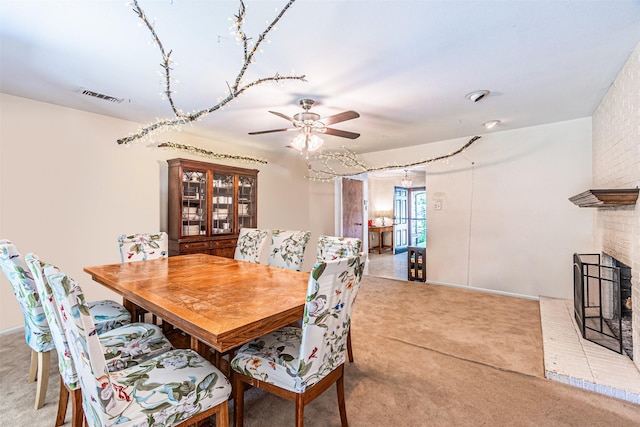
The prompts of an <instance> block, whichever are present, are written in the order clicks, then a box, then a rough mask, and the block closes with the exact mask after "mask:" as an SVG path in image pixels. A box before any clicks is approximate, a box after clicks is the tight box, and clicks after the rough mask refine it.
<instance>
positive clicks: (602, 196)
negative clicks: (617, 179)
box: [569, 188, 639, 208]
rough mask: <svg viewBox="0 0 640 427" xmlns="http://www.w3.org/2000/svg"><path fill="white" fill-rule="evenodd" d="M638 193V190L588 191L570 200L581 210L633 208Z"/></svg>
mask: <svg viewBox="0 0 640 427" xmlns="http://www.w3.org/2000/svg"><path fill="white" fill-rule="evenodd" d="M638 191H639V190H638V189H637V188H622V189H620V188H612V189H603V190H587V191H585V192H583V193H580V194H576V195H575V196H573V197H570V198H569V200H570V201H571V202H573V203H574V204H575V205H577V206H580V207H581V208H607V207H615V206H633V205H635V204H636V201H637V200H638Z"/></svg>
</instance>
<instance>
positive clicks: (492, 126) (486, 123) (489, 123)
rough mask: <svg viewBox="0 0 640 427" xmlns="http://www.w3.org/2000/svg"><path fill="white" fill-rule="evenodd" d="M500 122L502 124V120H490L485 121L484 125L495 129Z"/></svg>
mask: <svg viewBox="0 0 640 427" xmlns="http://www.w3.org/2000/svg"><path fill="white" fill-rule="evenodd" d="M499 124H500V120H489V121H488V122H484V123H483V124H482V126H484V127H485V128H487V129H493V128H494V127H496V126H497V125H499Z"/></svg>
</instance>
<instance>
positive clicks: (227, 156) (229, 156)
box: [158, 142, 267, 165]
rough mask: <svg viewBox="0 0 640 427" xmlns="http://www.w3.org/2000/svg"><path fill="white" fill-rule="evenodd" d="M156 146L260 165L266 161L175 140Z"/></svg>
mask: <svg viewBox="0 0 640 427" xmlns="http://www.w3.org/2000/svg"><path fill="white" fill-rule="evenodd" d="M158 148H167V149H171V150H178V151H185V152H187V153H190V154H196V155H198V156H203V157H209V158H212V159H218V160H239V161H242V162H247V163H257V164H260V165H266V164H267V161H266V160H264V159H261V158H259V157H251V156H240V155H237V154H227V153H214V152H213V151H209V150H205V149H203V148H198V147H194V146H193V145H185V144H178V143H175V142H163V143H162V144H158Z"/></svg>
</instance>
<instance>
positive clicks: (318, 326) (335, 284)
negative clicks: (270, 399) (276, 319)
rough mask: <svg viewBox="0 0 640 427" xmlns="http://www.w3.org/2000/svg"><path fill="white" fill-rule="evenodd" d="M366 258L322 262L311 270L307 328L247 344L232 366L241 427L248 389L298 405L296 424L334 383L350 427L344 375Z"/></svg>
mask: <svg viewBox="0 0 640 427" xmlns="http://www.w3.org/2000/svg"><path fill="white" fill-rule="evenodd" d="M363 270H364V255H363V254H360V255H356V256H352V257H349V258H340V259H337V260H334V261H329V262H326V263H325V262H319V263H317V264H316V265H315V266H314V267H313V269H312V270H311V273H310V276H309V286H308V288H307V298H306V303H305V308H304V317H303V319H302V327H301V328H299V327H294V326H287V327H285V328H282V329H279V330H277V331H275V332H272V333H270V334H267V335H265V336H262V337H261V338H258V339H256V340H253V341H251V342H249V343H247V344H245V345H243V346H242V347H241V348H240V349H239V350H238V352H237V354H236V356H235V357H234V358H233V360H232V361H231V367H232V369H233V387H234V399H235V405H236V412H235V413H236V415H235V416H236V427H241V426H242V424H243V407H244V400H243V399H244V397H243V395H244V388H245V384H249V385H252V386H255V387H258V388H261V389H263V390H265V391H267V392H270V393H273V394H275V395H277V396H280V397H283V398H285V399H287V400H290V401H294V402H295V403H296V425H297V426H301V425H302V422H303V419H304V405H305V404H306V403H309V402H311V401H312V400H313V399H314V398H315V397H317V396H319V395H320V394H321V393H322V392H324V390H326V389H327V388H328V387H330V386H331V385H332V384H333V383H334V382H335V383H336V386H337V389H338V406H339V409H340V419H341V421H342V425H343V426H344V425H347V413H346V408H345V406H344V381H343V370H344V361H345V354H346V344H347V333H348V331H349V323H350V317H351V310H352V308H353V302H354V300H355V298H356V295H357V293H358V289H359V287H360V280H361V279H362V273H363Z"/></svg>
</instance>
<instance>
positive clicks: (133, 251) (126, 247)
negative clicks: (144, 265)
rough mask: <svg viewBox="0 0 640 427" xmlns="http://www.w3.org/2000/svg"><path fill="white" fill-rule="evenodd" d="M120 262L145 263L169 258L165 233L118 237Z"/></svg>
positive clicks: (167, 238) (167, 239)
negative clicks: (150, 260)
mask: <svg viewBox="0 0 640 427" xmlns="http://www.w3.org/2000/svg"><path fill="white" fill-rule="evenodd" d="M118 246H119V247H120V259H121V260H122V262H131V261H146V260H148V259H156V258H166V257H168V256H169V237H168V236H167V233H165V232H164V231H161V232H159V233H140V234H123V235H121V236H120V237H118Z"/></svg>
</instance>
